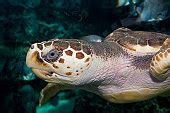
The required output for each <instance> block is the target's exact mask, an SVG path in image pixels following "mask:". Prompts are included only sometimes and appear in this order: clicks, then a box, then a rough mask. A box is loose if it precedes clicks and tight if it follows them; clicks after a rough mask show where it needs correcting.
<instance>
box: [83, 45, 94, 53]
mask: <svg viewBox="0 0 170 113" xmlns="http://www.w3.org/2000/svg"><path fill="white" fill-rule="evenodd" d="M83 52H85V53H86V54H87V55H90V54H91V53H92V51H91V50H90V48H89V47H87V46H85V45H83Z"/></svg>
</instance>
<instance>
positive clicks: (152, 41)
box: [105, 28, 168, 53]
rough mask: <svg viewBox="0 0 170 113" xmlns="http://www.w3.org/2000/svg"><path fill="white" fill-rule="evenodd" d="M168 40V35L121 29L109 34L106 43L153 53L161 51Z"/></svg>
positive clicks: (135, 50)
mask: <svg viewBox="0 0 170 113" xmlns="http://www.w3.org/2000/svg"><path fill="white" fill-rule="evenodd" d="M167 38H168V35H165V34H161V33H156V32H146V31H132V30H130V29H128V28H119V29H117V30H115V31H114V32H112V33H111V34H109V35H108V36H107V37H106V39H105V41H110V42H116V43H118V44H120V45H121V46H123V47H124V48H126V49H128V50H130V51H134V52H142V53H147V52H151V53H152V52H157V51H159V50H160V48H161V46H162V45H163V42H164V41H165V40H166V39H167Z"/></svg>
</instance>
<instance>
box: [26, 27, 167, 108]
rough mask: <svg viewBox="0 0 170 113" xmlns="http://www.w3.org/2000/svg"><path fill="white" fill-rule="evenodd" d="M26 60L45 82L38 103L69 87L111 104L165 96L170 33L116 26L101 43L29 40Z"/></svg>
mask: <svg viewBox="0 0 170 113" xmlns="http://www.w3.org/2000/svg"><path fill="white" fill-rule="evenodd" d="M26 64H27V65H28V67H30V68H31V69H32V71H33V72H34V73H35V74H36V75H37V76H38V77H39V78H41V79H43V80H45V81H46V82H48V84H47V86H46V87H45V88H44V89H42V91H41V97H40V101H39V104H40V105H41V104H42V103H44V102H45V101H46V100H48V99H49V98H50V97H52V96H54V95H55V94H56V93H57V92H58V91H60V90H64V89H73V88H79V89H83V90H86V91H90V92H93V93H95V94H97V95H100V96H101V97H103V98H105V99H106V100H108V101H111V102H115V103H130V102H137V101H142V100H147V99H150V98H152V97H155V96H158V95H163V94H169V91H170V76H169V70H168V69H169V65H170V36H168V35H166V34H161V33H156V32H146V31H132V30H130V29H128V28H119V29H117V30H115V31H113V32H112V33H111V34H110V35H108V36H107V37H106V38H105V40H104V41H102V42H87V41H84V40H77V39H52V40H49V41H43V42H41V43H35V44H32V46H31V47H30V49H29V51H28V53H27V57H26Z"/></svg>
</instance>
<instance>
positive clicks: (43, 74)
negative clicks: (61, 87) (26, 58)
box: [32, 68, 57, 80]
mask: <svg viewBox="0 0 170 113" xmlns="http://www.w3.org/2000/svg"><path fill="white" fill-rule="evenodd" d="M32 71H33V73H34V74H36V75H37V76H38V77H39V78H41V79H43V80H48V79H49V78H52V77H56V75H57V73H54V72H49V71H45V70H41V69H36V68H32Z"/></svg>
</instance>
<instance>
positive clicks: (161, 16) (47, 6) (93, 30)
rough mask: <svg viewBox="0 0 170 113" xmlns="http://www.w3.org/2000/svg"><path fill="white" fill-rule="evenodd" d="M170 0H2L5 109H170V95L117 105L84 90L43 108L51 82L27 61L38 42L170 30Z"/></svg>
mask: <svg viewBox="0 0 170 113" xmlns="http://www.w3.org/2000/svg"><path fill="white" fill-rule="evenodd" d="M169 7H170V0H0V113H170V99H169V98H168V97H157V98H153V99H151V100H147V101H142V102H137V103H130V104H114V103H110V102H108V101H106V100H104V99H102V98H100V97H99V96H97V95H95V94H92V93H90V92H86V91H83V90H65V91H61V92H59V93H58V94H57V95H56V96H55V97H53V98H51V99H50V100H49V101H48V102H47V103H46V104H44V105H43V106H41V107H38V99H39V92H40V91H41V89H42V88H43V87H44V86H45V85H46V82H44V81H43V80H40V79H39V78H37V77H36V76H35V75H34V74H33V73H32V71H31V70H30V69H29V68H28V67H27V66H26V64H25V57H26V53H27V51H28V48H29V47H30V45H31V44H32V43H35V42H41V41H44V40H49V39H53V38H59V39H62V38H68V39H73V38H76V39H80V38H81V37H83V36H86V35H96V37H98V40H96V39H93V38H91V39H86V38H85V37H83V38H81V39H84V40H92V41H101V40H103V39H104V37H106V36H107V35H108V34H110V33H111V32H112V31H113V30H115V29H117V28H119V27H127V28H130V29H132V30H143V31H155V32H161V33H165V34H170V18H169V15H170V13H169Z"/></svg>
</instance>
